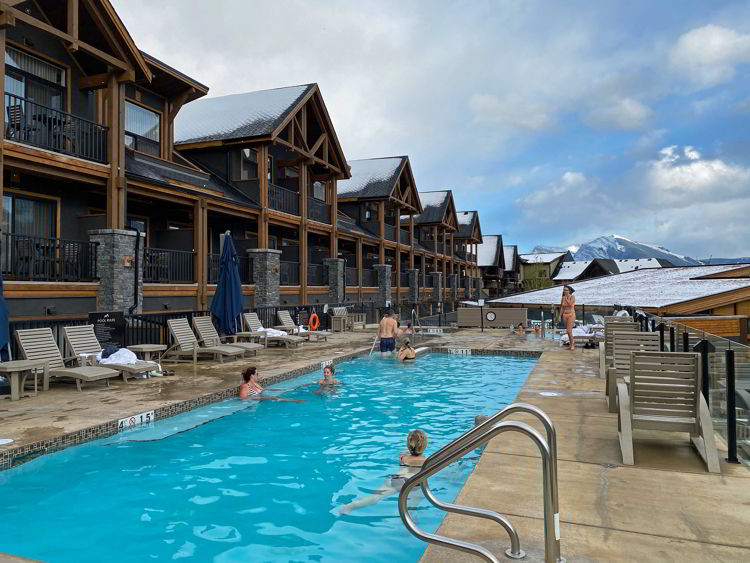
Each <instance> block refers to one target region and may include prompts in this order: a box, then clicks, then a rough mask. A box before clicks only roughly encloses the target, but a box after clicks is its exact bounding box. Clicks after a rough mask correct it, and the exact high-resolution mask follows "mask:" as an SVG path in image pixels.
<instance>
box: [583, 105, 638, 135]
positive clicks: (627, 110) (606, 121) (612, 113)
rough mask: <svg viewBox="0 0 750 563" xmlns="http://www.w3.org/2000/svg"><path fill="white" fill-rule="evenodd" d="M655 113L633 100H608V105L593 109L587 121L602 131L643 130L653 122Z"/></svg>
mask: <svg viewBox="0 0 750 563" xmlns="http://www.w3.org/2000/svg"><path fill="white" fill-rule="evenodd" d="M652 115H653V111H651V108H649V107H648V106H646V105H644V104H642V103H641V102H639V101H638V100H635V99H633V98H618V99H614V100H607V101H606V103H604V104H602V105H600V106H598V107H595V108H594V109H592V110H591V111H590V112H589V114H588V116H587V121H588V122H589V123H590V124H591V125H593V126H595V127H599V128H601V129H610V128H613V129H624V130H626V131H629V130H637V129H643V128H644V127H646V125H648V122H649V121H650V120H651V117H652Z"/></svg>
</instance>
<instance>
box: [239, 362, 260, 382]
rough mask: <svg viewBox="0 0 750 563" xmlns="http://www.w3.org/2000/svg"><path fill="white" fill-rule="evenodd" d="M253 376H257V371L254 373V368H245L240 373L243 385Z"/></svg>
mask: <svg viewBox="0 0 750 563" xmlns="http://www.w3.org/2000/svg"><path fill="white" fill-rule="evenodd" d="M254 375H257V371H256V369H255V366H249V367H246V368H245V369H244V370H243V371H242V379H243V380H244V381H245V383H250V379H251V378H252V377H253V376H254Z"/></svg>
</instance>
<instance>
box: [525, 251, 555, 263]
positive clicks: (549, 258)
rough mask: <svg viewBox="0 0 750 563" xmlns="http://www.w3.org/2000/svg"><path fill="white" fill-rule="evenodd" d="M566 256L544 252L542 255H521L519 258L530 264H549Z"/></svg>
mask: <svg viewBox="0 0 750 563" xmlns="http://www.w3.org/2000/svg"><path fill="white" fill-rule="evenodd" d="M562 256H565V252H544V253H542V254H519V255H518V257H519V258H520V259H521V260H523V261H524V262H528V263H529V264H547V263H548V262H554V261H555V260H557V259H558V258H560V257H562Z"/></svg>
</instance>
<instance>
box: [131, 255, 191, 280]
mask: <svg viewBox="0 0 750 563" xmlns="http://www.w3.org/2000/svg"><path fill="white" fill-rule="evenodd" d="M144 256H145V259H144V263H143V281H144V282H146V283H195V253H194V252H192V251H189V250H170V249H167V248H146V250H145V253H144Z"/></svg>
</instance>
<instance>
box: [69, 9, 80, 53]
mask: <svg viewBox="0 0 750 563" xmlns="http://www.w3.org/2000/svg"><path fill="white" fill-rule="evenodd" d="M67 19H68V21H67V23H68V35H70V36H71V37H72V38H73V40H74V42H73V43H71V45H70V50H71V51H77V50H78V0H68V18H67Z"/></svg>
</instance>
